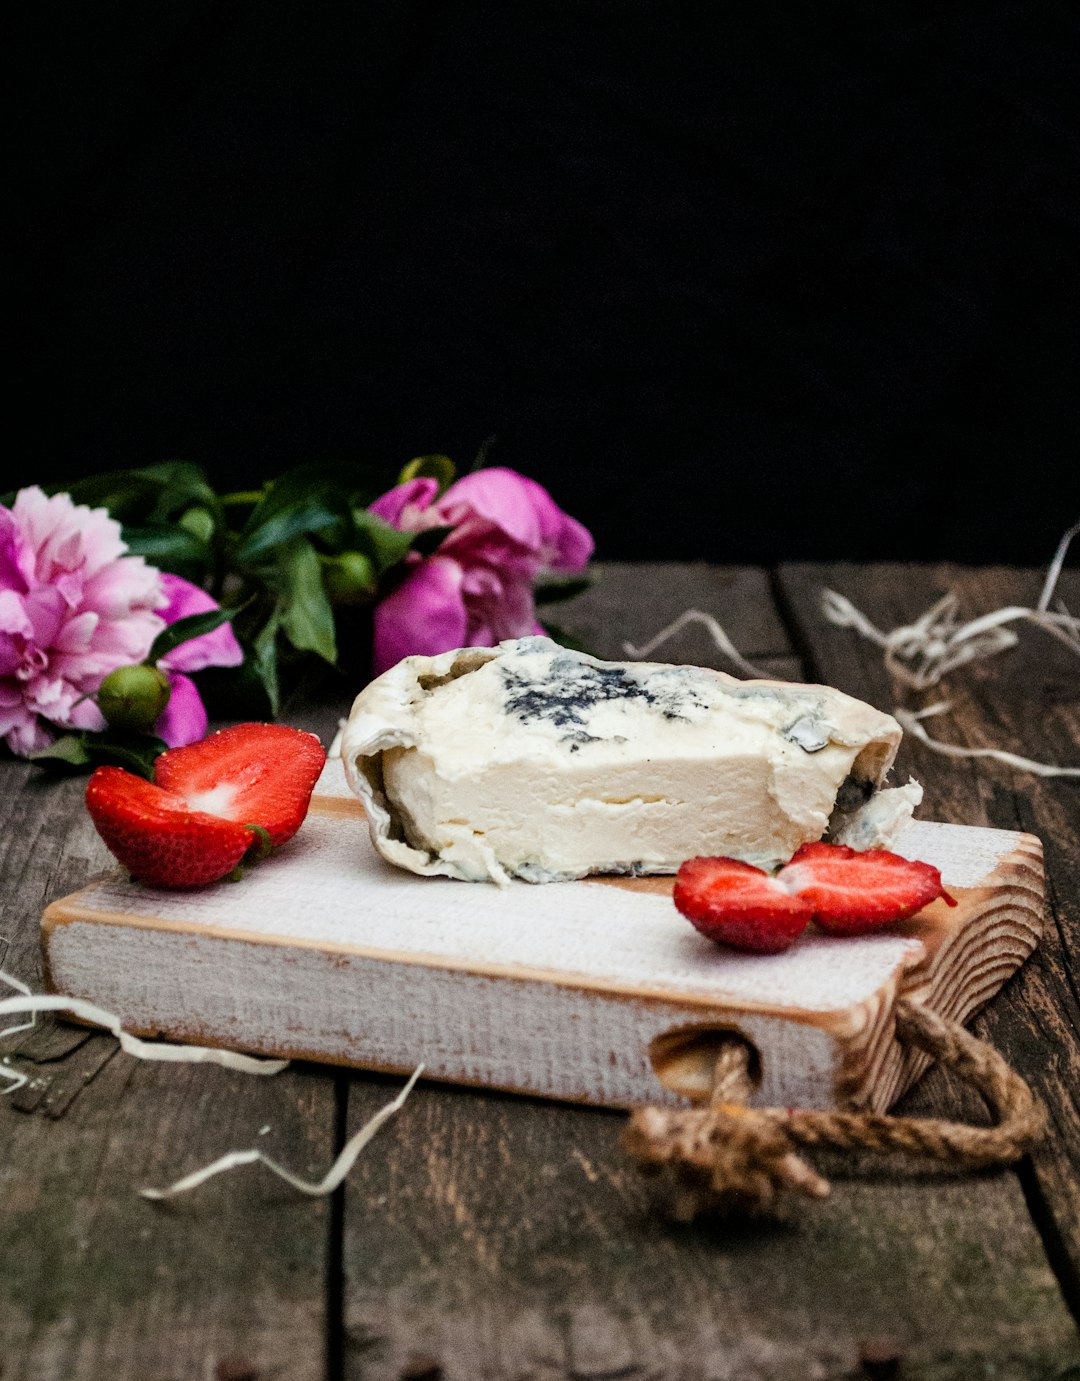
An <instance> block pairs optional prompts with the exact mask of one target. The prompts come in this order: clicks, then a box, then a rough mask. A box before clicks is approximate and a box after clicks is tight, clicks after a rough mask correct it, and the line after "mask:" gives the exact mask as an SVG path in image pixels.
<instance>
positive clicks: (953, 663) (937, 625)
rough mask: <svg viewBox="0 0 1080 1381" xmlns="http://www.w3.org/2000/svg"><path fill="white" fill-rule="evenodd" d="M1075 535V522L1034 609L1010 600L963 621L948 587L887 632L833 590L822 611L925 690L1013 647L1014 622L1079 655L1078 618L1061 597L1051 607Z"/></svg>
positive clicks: (1077, 527) (823, 597)
mask: <svg viewBox="0 0 1080 1381" xmlns="http://www.w3.org/2000/svg"><path fill="white" fill-rule="evenodd" d="M1078 533H1080V523H1074V524H1073V526H1072V527H1071V528H1069V530H1068V531H1067V532H1066V533H1065V534H1064V535H1063V536H1062V538H1061V541H1060V542H1059V543H1058V546H1057V551H1056V552H1055V553H1054V559H1053V560H1052V561H1051V562H1050V566H1049V568H1048V569H1047V572H1046V579H1045V580H1044V582H1043V588H1042V593H1041V594H1040V596H1039V600H1038V603H1037V604H1036V605H1035V607H1034V608H1033V609H1029V608H1027V607H1026V606H1025V605H1018V604H1011V605H1008V606H1007V607H1006V608H1004V609H994V610H992V611H991V612H990V613H988V614H982V615H980V616H979V617H978V618H975V619H969V620H967V621H964V620H963V619H962V618H961V617H960V601H959V598H958V597H957V595H956V594H955V592H954V591H951V590H950V591H949V593H948V594H946V595H943V596H942V598H941V599H939V600H938V601H937V602H936V603H935V604H932V605H931V606H930V608H929V609H927V611H926V612H925V613H924V614H923V615H922V616H921V617H920V618H918V619H916V620H915V622H914V623H910V624H904V625H902V626H901V627H899V628H894V629H892V630H891V632H888V633H885V632H882V630H881V629H880V628H878V627H877V626H876V625H875V624H873V623H871V622H870V620H869V619H868V618H867V617H866V615H865V614H864V613H862V611H861V610H860V609H858V608H856V606H855V605H854V604H853V603H852V602H851V600H849V599H848V598H846V596H844V595H841V594H838V593H837V592H836V591H835V590H828V589H826V590H822V592H821V611H822V613H823V614H824V615H825V617H826V618H827V619H828V621H829V622H830V623H831V624H834V625H835V626H836V627H837V628H853V629H855V631H856V632H857V633H859V634H861V635H862V636H863V637H864V638H867V639H869V640H870V641H871V642H873V643H876V644H877V645H878V647H880V648H882V649H883V650H884V653H885V666H886V667H887V668H888V670H889V672H890V673H891V674H892V675H893V676H894V677H896V679H897V680H898V681H903V682H904V683H905V684H906V685H909V686H912V687H913V688H914V689H915V690H928V689H929V688H930V687H931V686H936V685H937V684H938V682H939V681H940V680H941V679H942V677H944V676H947V675H948V673H949V672H950V671H955V670H956V668H957V667H961V666H964V665H966V663H968V662H974V661H977V660H981V659H982V658H985V657H995V656H997V654H998V653H1000V652H1005V651H1007V649H1008V648H1010V647H1015V646H1016V644H1017V643H1018V642H1019V637H1018V636H1017V634H1016V633H1015V632H1014V631H1013V629H1012V628H1010V627H1009V626H1008V625H1010V624H1014V623H1025V622H1026V623H1031V624H1034V625H1035V627H1036V628H1041V629H1042V630H1043V632H1044V633H1048V634H1049V635H1050V636H1051V637H1052V638H1056V639H1057V640H1058V642H1060V643H1063V644H1064V645H1065V646H1066V647H1067V648H1068V649H1069V651H1070V652H1072V653H1074V654H1075V655H1076V656H1078V657H1080V618H1077V617H1076V616H1075V615H1073V614H1070V613H1069V611H1068V609H1066V608H1065V606H1064V604H1063V603H1062V602H1061V601H1060V600H1059V601H1058V602H1057V604H1058V608H1057V611H1056V612H1054V611H1052V610H1051V609H1050V603H1051V601H1052V600H1053V599H1054V592H1055V590H1056V588H1057V583H1058V579H1059V577H1060V575H1061V569H1062V566H1063V565H1064V562H1065V556H1066V554H1067V552H1068V550H1069V544H1070V543H1071V542H1072V539H1073V538H1074V537H1075V536H1076V535H1077V534H1078Z"/></svg>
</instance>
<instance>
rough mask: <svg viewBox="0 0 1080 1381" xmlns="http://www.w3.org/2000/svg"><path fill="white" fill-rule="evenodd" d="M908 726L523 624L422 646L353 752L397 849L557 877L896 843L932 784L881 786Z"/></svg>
mask: <svg viewBox="0 0 1080 1381" xmlns="http://www.w3.org/2000/svg"><path fill="white" fill-rule="evenodd" d="M901 734H902V730H901V728H900V725H899V724H898V723H897V722H896V720H895V719H893V718H892V717H891V716H890V715H887V714H882V713H881V712H880V711H878V710H875V709H873V708H872V707H871V706H869V705H865V704H863V703H862V701H859V700H855V699H853V698H852V697H851V696H849V695H844V694H842V693H841V692H840V691H836V690H832V689H831V688H830V687H828V686H804V685H791V684H788V683H786V682H782V681H738V680H736V679H735V678H734V677H731V676H726V675H724V673H723V672H719V671H710V670H707V669H705V668H702V667H690V666H665V665H661V664H658V663H652V662H625V663H624V662H602V661H598V660H597V659H596V658H594V657H589V656H586V655H584V654H583V653H580V652H571V651H568V650H567V649H565V648H563V647H560V646H558V645H557V644H556V643H553V642H551V641H550V640H549V639H547V638H520V639H517V640H514V641H510V642H504V643H500V644H499V646H498V647H493V648H467V649H463V650H461V651H456V652H446V653H443V654H442V655H441V656H438V657H407V658H405V660H404V661H402V662H400V663H399V664H398V665H397V666H395V667H393V668H392V669H391V670H390V671H388V672H386V673H385V674H384V675H383V676H380V677H379V678H378V679H377V680H375V681H373V682H372V683H371V684H370V685H369V686H367V687H366V688H365V689H364V690H363V691H362V692H361V693H360V695H359V696H358V697H357V699H356V702H355V704H354V705H353V708H352V713H351V715H350V717H349V721H348V724H347V725H346V727H345V731H344V734H343V736H342V743H341V754H342V758H343V760H344V766H345V773H346V776H347V778H348V781H349V784H350V786H351V787H352V789H353V791H355V792H356V794H357V796H359V798H360V800H361V802H362V803H363V806H364V809H365V812H366V814H367V818H368V823H369V826H370V830H371V837H372V840H373V842H374V845H375V847H376V849H377V850H378V851H379V853H381V854H382V855H383V857H384V858H386V859H388V860H389V861H390V862H391V863H394V864H397V865H398V866H399V867H402V868H407V869H409V870H411V871H412V872H414V873H426V874H441V875H444V876H449V877H458V878H465V879H468V880H470V881H480V880H491V881H494V882H498V883H506V882H508V881H509V880H510V879H511V878H523V879H525V880H526V881H528V882H551V881H560V880H565V879H568V878H580V877H584V876H586V875H587V874H590V873H633V874H641V873H672V872H674V871H675V870H676V869H677V868H678V866H679V864H680V863H681V862H682V861H683V860H684V859H686V858H690V857H693V856H694V855H696V854H724V855H728V856H730V857H735V858H741V859H745V860H746V861H748V862H750V863H755V864H757V865H759V866H761V867H769V868H771V867H774V866H776V865H777V864H779V863H782V862H784V861H786V860H787V859H788V858H790V857H791V855H792V854H793V853H794V852H795V850H796V849H797V848H798V847H799V845H800V844H802V843H804V842H806V841H808V840H814V839H821V838H823V837H826V836H827V837H830V838H839V839H842V840H845V841H847V842H850V843H852V844H853V846H854V847H858V848H869V847H872V846H874V845H880V844H886V843H888V842H889V838H890V837H891V835H892V834H893V833H895V831H896V830H897V829H898V828H899V826H900V825H901V824H903V823H904V822H905V821H906V820H907V819H908V818H910V815H911V812H912V810H913V808H914V806H915V805H916V804H917V803H918V800H919V798H920V796H921V790H920V788H919V787H918V785H917V784H916V783H914V782H912V783H909V784H908V786H906V787H902V788H894V789H892V790H881V786H882V783H883V781H884V778H885V774H886V773H887V772H888V770H889V768H890V766H891V765H892V761H893V758H894V757H895V755H896V750H897V747H898V745H899V743H900V738H901Z"/></svg>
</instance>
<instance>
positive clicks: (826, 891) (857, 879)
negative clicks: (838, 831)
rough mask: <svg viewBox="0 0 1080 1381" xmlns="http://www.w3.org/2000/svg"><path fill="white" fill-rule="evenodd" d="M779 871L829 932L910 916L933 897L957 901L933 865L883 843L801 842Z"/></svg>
mask: <svg viewBox="0 0 1080 1381" xmlns="http://www.w3.org/2000/svg"><path fill="white" fill-rule="evenodd" d="M778 877H779V878H782V879H783V880H784V882H785V885H786V886H788V887H791V888H793V889H794V890H795V891H796V892H797V893H798V895H799V896H800V897H803V898H805V899H806V901H807V902H809V904H810V905H811V906H812V907H813V910H814V923H815V924H816V925H817V926H818V927H819V928H820V929H821V930H824V931H826V932H827V933H828V934H829V935H866V934H867V933H869V932H870V931H872V930H880V929H881V927H882V926H885V925H889V924H890V923H891V922H892V921H903V920H906V919H907V917H908V916H914V914H915V912H916V911H921V910H922V909H923V907H924V906H929V905H930V903H931V902H932V901H934V900H936V898H938V897H944V898H945V900H946V901H947V902H948V904H949V905H950V906H955V905H956V902H955V901H954V900H953V899H952V897H950V896H949V894H948V892H946V891H945V890H944V888H943V887H942V885H941V874H940V873H939V872H938V870H937V869H936V868H933V867H931V866H930V864H929V863H918V862H913V861H912V860H911V859H907V858H901V857H900V855H899V854H894V853H890V852H889V851H888V849H866V850H865V851H864V852H862V853H859V852H858V851H857V850H855V849H849V848H848V847H847V845H846V844H804V845H803V846H802V848H800V849H798V850H797V851H796V853H795V855H794V856H793V858H792V859H791V862H790V863H789V864H788V865H787V866H786V867H785V868H781V869H780V872H779V874H778Z"/></svg>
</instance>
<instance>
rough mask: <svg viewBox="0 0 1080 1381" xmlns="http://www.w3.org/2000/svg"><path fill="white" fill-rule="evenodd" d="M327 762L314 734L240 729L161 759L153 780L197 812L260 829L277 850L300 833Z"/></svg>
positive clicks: (281, 727) (277, 727)
mask: <svg viewBox="0 0 1080 1381" xmlns="http://www.w3.org/2000/svg"><path fill="white" fill-rule="evenodd" d="M325 761H326V753H325V752H324V750H323V746H322V744H321V743H320V742H319V740H318V739H317V738H316V737H315V735H314V734H306V733H304V732H303V731H302V730H300V729H290V728H289V727H288V726H287V725H285V724H237V725H234V727H233V728H231V729H222V730H220V731H219V732H218V733H216V734H211V735H210V736H209V737H208V738H204V739H202V740H201V741H200V742H198V743H192V744H189V745H188V747H186V748H171V749H170V750H169V751H168V752H167V753H162V755H161V757H159V758H158V760H157V762H156V763H155V765H154V779H155V781H156V782H157V784H158V786H161V787H164V788H165V790H166V791H172V792H175V793H176V795H178V796H182V797H183V798H184V800H185V801H186V802H187V803H188V805H189V806H190V807H191V809H192V810H201V811H206V812H208V813H209V814H210V815H218V816H221V817H222V819H225V820H235V821H237V822H238V823H239V824H242V825H261V826H262V828H263V829H264V830H266V832H267V834H268V835H269V836H270V843H271V844H273V845H278V844H284V843H285V841H286V840H287V839H291V838H292V837H293V835H294V834H295V833H296V831H297V830H298V829H299V828H300V825H301V824H302V822H303V819H304V816H305V815H306V814H307V810H308V804H309V802H310V800H311V792H312V789H313V788H314V786H315V783H316V781H318V778H319V773H320V772H321V771H322V768H323V763H324V762H325Z"/></svg>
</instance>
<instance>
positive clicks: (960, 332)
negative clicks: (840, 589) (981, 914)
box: [4, 0, 1080, 564]
mask: <svg viewBox="0 0 1080 1381" xmlns="http://www.w3.org/2000/svg"><path fill="white" fill-rule="evenodd" d="M4 21H5V27H6V28H7V29H8V40H9V41H8V45H7V46H8V52H9V63H10V65H11V68H12V74H13V76H14V86H15V88H16V92H17V98H18V100H17V104H18V112H19V113H18V116H17V119H16V127H15V134H16V148H15V159H16V167H15V178H14V184H15V185H14V196H13V197H10V198H9V206H10V213H11V215H12V217H13V219H14V222H15V228H16V231H17V233H18V235H19V248H18V251H17V253H16V255H15V257H14V259H13V261H12V263H13V265H14V268H15V271H16V285H15V286H16V307H15V314H16V330H15V343H16V351H17V356H18V359H17V362H16V366H15V373H14V383H15V390H14V403H13V408H14V414H15V415H14V418H13V419H12V421H13V426H14V431H15V434H16V436H17V437H18V438H19V442H18V449H17V450H16V451H15V452H14V459H13V460H12V461H9V462H8V465H9V466H11V467H12V469H11V473H9V475H8V476H6V481H7V484H8V485H14V484H21V483H27V482H30V481H35V480H36V481H47V480H59V479H64V478H69V477H74V476H76V475H79V474H86V473H89V472H92V471H95V470H100V469H106V468H112V467H116V466H126V465H137V464H144V463H149V462H152V461H157V460H162V459H170V458H180V457H182V458H186V459H192V460H196V461H199V462H201V463H203V464H205V465H206V466H207V467H208V468H209V470H210V471H211V474H212V476H213V477H214V479H215V481H216V482H218V483H219V484H230V485H236V486H244V485H247V484H248V483H251V482H254V481H257V480H259V479H262V478H264V477H267V476H269V475H272V474H274V473H275V472H278V471H280V470H281V469H283V468H286V467H289V466H292V465H296V464H300V463H302V462H304V461H310V460H322V459H326V458H331V459H340V460H341V461H342V462H343V463H348V462H350V461H352V460H356V459H362V460H366V461H368V462H372V461H374V462H379V463H382V464H384V465H385V467H386V474H387V478H388V481H389V479H390V478H391V477H392V476H393V474H395V473H396V470H397V468H398V467H399V466H400V464H401V463H402V462H403V461H405V460H407V459H408V458H409V457H410V456H412V455H416V454H422V453H426V452H431V451H446V452H449V453H450V454H451V455H453V456H454V457H455V458H457V459H458V460H459V462H467V461H468V460H469V459H470V457H471V456H472V455H473V454H474V453H475V451H476V449H477V447H478V446H479V444H480V442H481V441H482V440H483V439H484V437H485V436H487V435H488V434H489V433H496V434H497V436H498V438H499V444H498V447H497V449H496V451H495V452H494V455H493V457H492V458H493V460H494V461H497V462H498V463H502V464H506V465H511V466H514V467H515V468H518V469H521V470H523V471H525V472H526V473H528V474H530V475H532V476H534V477H535V478H537V479H539V480H541V481H542V482H544V483H545V484H547V485H548V486H549V487H550V488H551V489H552V491H553V492H554V494H555V496H556V498H557V499H558V500H559V501H560V502H561V503H562V504H563V506H564V507H566V508H568V509H569V510H570V511H571V512H573V513H575V514H576V515H577V516H579V517H581V518H582V519H583V520H584V521H585V522H586V523H587V524H588V525H589V526H590V527H591V528H592V529H593V530H594V532H595V534H596V536H597V539H598V545H599V554H600V555H602V556H606V557H639V558H640V557H679V558H686V557H704V558H707V559H710V560H714V561H775V560H778V559H784V558H795V557H822V558H827V557H835V556H851V557H859V558H870V557H901V558H903V557H907V558H914V557H918V558H933V557H952V558H956V559H961V560H975V561H1022V562H1030V563H1036V564H1038V563H1045V561H1046V560H1048V558H1049V556H1050V554H1051V552H1052V550H1053V547H1054V544H1055V542H1056V540H1057V538H1058V536H1059V535H1060V533H1061V531H1062V529H1063V528H1064V527H1065V526H1067V525H1068V523H1069V522H1071V521H1072V520H1073V519H1074V518H1076V517H1077V516H1078V511H1077V510H1080V482H1078V478H1077V454H1078V438H1080V388H1078V383H1080V258H1078V255H1080V94H1078V88H1080V17H1078V11H1077V10H1076V8H1075V6H1073V5H1071V4H1064V3H1063V4H1028V5H1009V4H994V3H981V2H980V3H971V4H955V5H950V4H940V3H931V4H896V3H874V4H866V3H864V2H862V0H860V3H848V4H824V3H821V4H813V5H810V4H803V3H800V4H794V3H793V4H788V5H780V6H776V5H764V6H760V5H756V4H749V5H725V4H722V3H700V4H687V3H676V2H675V0H662V2H661V3H645V0H617V3H608V2H606V0H576V2H575V3H567V2H566V0H562V2H560V3H556V0H547V3H541V2H540V0H507V2H506V3H490V4H478V3H472V4H467V3H452V0H451V2H450V3H442V4H439V3H427V4H410V3H406V0H396V2H395V3H368V4H344V3H342V4H334V5H330V4H321V5H320V4H305V5H300V4H297V5H290V6H277V5H273V4H265V3H264V4H257V3H248V4H238V3H234V4H229V3H222V0H214V2H213V3H204V4H196V3H179V2H176V3H172V2H170V3H162V4H153V5H147V4H145V3H144V0H138V3H135V2H134V0H132V2H131V3H120V2H119V0H94V3H88V4H71V5H55V4H40V3H39V4H36V5H31V6H24V7H22V9H21V10H20V11H19V12H18V13H16V12H14V11H13V10H11V9H9V10H7V11H6V12H5V15H4ZM12 31H14V32H12Z"/></svg>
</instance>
